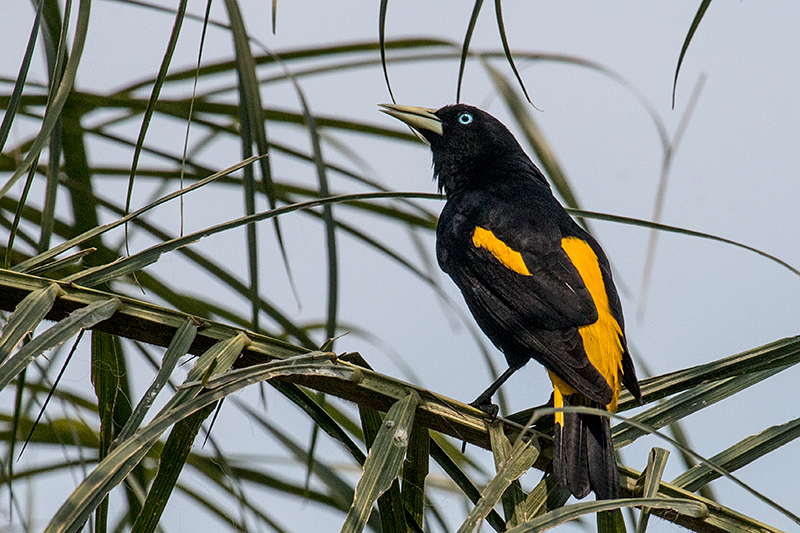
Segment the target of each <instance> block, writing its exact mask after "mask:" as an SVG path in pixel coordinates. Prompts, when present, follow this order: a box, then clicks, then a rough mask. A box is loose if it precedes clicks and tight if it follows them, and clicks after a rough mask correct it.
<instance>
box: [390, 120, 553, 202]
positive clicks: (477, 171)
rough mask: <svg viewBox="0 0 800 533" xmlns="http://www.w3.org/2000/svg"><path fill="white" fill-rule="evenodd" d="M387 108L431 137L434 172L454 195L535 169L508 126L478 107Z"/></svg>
mask: <svg viewBox="0 0 800 533" xmlns="http://www.w3.org/2000/svg"><path fill="white" fill-rule="evenodd" d="M382 107H383V108H384V109H383V111H384V112H385V113H388V114H389V115H391V116H393V117H395V118H397V119H399V120H402V121H403V122H405V123H406V124H408V125H409V126H411V127H413V128H414V129H415V130H417V131H418V132H419V133H420V134H421V135H422V136H423V137H424V139H425V140H426V141H427V142H428V144H429V145H430V147H431V151H432V152H433V171H434V177H435V178H436V179H437V180H438V184H439V189H440V190H442V189H444V191H445V193H447V195H448V196H450V195H451V194H453V193H455V192H457V191H458V190H460V189H463V188H465V187H480V186H481V185H483V184H486V181H487V180H488V179H504V178H506V177H508V176H519V175H521V174H525V173H529V172H531V170H533V169H535V167H534V166H533V163H531V161H530V159H529V158H528V156H527V155H525V152H524V151H523V150H522V148H521V147H520V145H519V143H518V142H517V140H516V139H515V138H514V135H512V134H511V132H510V131H508V128H506V127H505V126H504V125H503V124H502V123H501V122H500V121H499V120H497V119H496V118H494V117H493V116H492V115H490V114H489V113H487V112H485V111H481V110H480V109H478V108H477V107H472V106H468V105H465V104H455V105H449V106H445V107H443V108H441V109H438V110H435V111H434V110H432V109H425V108H421V107H411V106H399V105H383V106H382ZM526 171H527V172H526ZM535 172H537V173H538V170H535ZM490 177H491V178H490Z"/></svg>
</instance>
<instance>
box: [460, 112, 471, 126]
mask: <svg viewBox="0 0 800 533" xmlns="http://www.w3.org/2000/svg"><path fill="white" fill-rule="evenodd" d="M458 121H459V122H460V123H461V124H469V123H470V122H472V115H470V114H469V113H461V114H460V115H458Z"/></svg>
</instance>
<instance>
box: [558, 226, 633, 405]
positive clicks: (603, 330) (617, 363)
mask: <svg viewBox="0 0 800 533" xmlns="http://www.w3.org/2000/svg"><path fill="white" fill-rule="evenodd" d="M561 248H562V249H563V250H564V251H565V252H566V254H567V256H569V259H570V261H572V264H573V265H574V266H575V268H576V269H577V270H578V274H580V276H581V278H582V279H583V283H584V284H585V285H586V288H587V289H589V294H591V295H592V300H594V305H595V307H596V308H597V315H598V318H597V321H596V322H595V323H594V324H589V325H588V326H581V327H579V328H578V332H579V333H580V335H581V338H582V339H583V348H584V350H585V351H586V355H587V356H588V357H589V362H591V363H592V365H593V366H594V367H595V368H596V369H597V370H598V371H599V372H600V373H601V374H602V375H603V377H605V378H606V381H607V382H608V384H609V385H610V386H611V390H613V391H614V399H613V400H612V401H611V403H610V404H608V405H607V406H606V408H607V409H608V410H609V411H612V412H613V411H616V410H617V398H618V397H619V390H620V379H619V378H620V373H621V372H622V353H623V347H622V328H621V327H620V325H619V323H617V321H616V320H615V319H614V316H613V315H612V314H611V309H610V308H609V307H608V294H607V293H606V286H605V283H604V282H603V273H602V272H601V271H600V264H599V262H598V261H597V255H595V253H594V250H592V247H591V246H589V243H587V242H586V241H584V240H582V239H579V238H577V237H565V238H564V239H562V240H561ZM550 378H551V380H552V381H553V386H554V387H555V388H556V389H559V390H558V393H560V394H561V395H564V396H568V395H569V394H572V393H574V392H576V391H575V390H574V389H573V388H572V387H570V386H569V385H568V384H567V383H565V382H564V381H563V380H561V379H558V377H557V376H554V375H553V374H551V375H550Z"/></svg>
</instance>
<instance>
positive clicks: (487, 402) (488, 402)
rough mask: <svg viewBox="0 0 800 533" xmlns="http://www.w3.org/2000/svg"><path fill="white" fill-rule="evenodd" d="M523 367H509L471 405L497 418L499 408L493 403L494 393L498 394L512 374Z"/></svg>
mask: <svg viewBox="0 0 800 533" xmlns="http://www.w3.org/2000/svg"><path fill="white" fill-rule="evenodd" d="M521 366H522V365H520V366H509V367H508V368H507V369H506V371H505V372H503V373H502V374H500V377H498V378H497V379H496V380H494V383H492V384H491V385H489V388H487V389H486V390H485V391H483V392H482V393H481V395H480V396H478V397H477V398H475V401H473V402H470V405H471V406H472V407H475V408H477V409H480V410H481V411H483V412H485V413H487V414H489V415H491V416H492V418H494V417H495V416H497V411H498V410H499V407H497V405H496V404H493V403H492V396H494V393H495V392H497V389H499V388H500V386H501V385H503V383H505V382H506V381H507V380H508V378H510V377H511V374H513V373H514V372H516V371H517V370H519V369H520V368H521Z"/></svg>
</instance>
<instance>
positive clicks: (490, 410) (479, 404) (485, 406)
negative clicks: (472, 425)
mask: <svg viewBox="0 0 800 533" xmlns="http://www.w3.org/2000/svg"><path fill="white" fill-rule="evenodd" d="M469 405H470V406H472V407H474V408H475V409H479V410H481V411H483V412H484V413H486V414H487V415H489V416H490V417H491V418H492V421H494V419H495V418H497V413H498V412H499V411H500V407H498V406H497V404H495V403H492V402H491V401H490V400H485V399H483V398H478V399H477V400H475V401H474V402H471V403H470V404H469Z"/></svg>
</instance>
